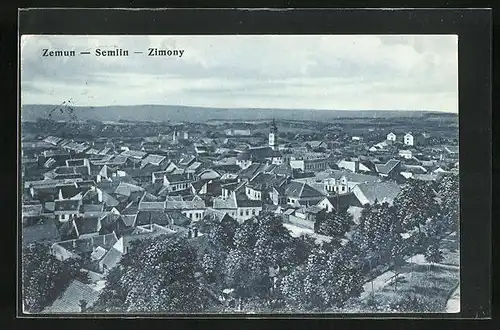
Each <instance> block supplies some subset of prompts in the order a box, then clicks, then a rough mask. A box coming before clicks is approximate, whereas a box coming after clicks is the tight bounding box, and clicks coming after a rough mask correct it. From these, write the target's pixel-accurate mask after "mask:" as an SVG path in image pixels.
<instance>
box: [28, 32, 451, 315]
mask: <svg viewBox="0 0 500 330" xmlns="http://www.w3.org/2000/svg"><path fill="white" fill-rule="evenodd" d="M19 42H20V90H19V94H20V107H19V113H20V138H21V143H20V151H19V153H20V173H19V174H20V180H21V182H22V187H21V190H22V191H21V195H20V199H21V201H20V203H21V204H22V205H21V214H20V218H21V219H19V222H20V223H19V234H20V250H19V254H20V263H21V265H20V292H19V300H20V302H21V305H22V312H23V313H25V314H31V315H57V314H70V315H81V314H90V315H92V314H109V315H113V314H125V315H127V314H130V315H154V314H159V313H160V314H169V315H170V314H171V315H179V314H187V315H189V314H200V313H202V314H213V315H220V314H224V315H233V314H260V313H264V314H272V315H290V314H298V313H301V314H325V313H329V314H332V313H333V314H336V313H338V314H346V313H352V314H373V313H391V314H394V315H397V314H401V313H421V314H429V313H459V312H460V262H459V261H460V244H459V243H460V231H459V230H460V228H459V227H460V226H459V214H460V208H459V204H460V203H459V202H460V201H459V195H460V194H459V120H458V113H459V110H458V37H457V35H451V34H450V35H430V34H427V35H356V34H350V35H312V34H311V35H271V34H267V35H244V34H241V35H47V34H45V35H41V34H40V35H34V34H33V35H27V34H25V35H22V36H21V37H20V40H19Z"/></svg>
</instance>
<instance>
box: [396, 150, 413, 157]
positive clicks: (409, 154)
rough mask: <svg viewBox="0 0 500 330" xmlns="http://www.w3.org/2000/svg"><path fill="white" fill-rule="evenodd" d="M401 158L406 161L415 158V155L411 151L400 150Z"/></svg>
mask: <svg viewBox="0 0 500 330" xmlns="http://www.w3.org/2000/svg"><path fill="white" fill-rule="evenodd" d="M399 156H401V157H403V158H404V159H411V158H412V157H413V154H412V152H411V150H399Z"/></svg>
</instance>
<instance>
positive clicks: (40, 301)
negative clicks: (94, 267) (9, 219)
mask: <svg viewBox="0 0 500 330" xmlns="http://www.w3.org/2000/svg"><path fill="white" fill-rule="evenodd" d="M80 269H81V264H80V261H79V260H77V259H73V258H70V259H67V260H65V261H60V260H58V259H56V258H55V257H54V256H52V255H51V254H49V251H48V249H47V247H46V246H44V245H41V244H37V243H35V244H33V245H30V246H27V247H23V250H22V270H21V273H22V300H23V307H24V311H25V312H28V313H38V312H41V311H42V310H43V309H44V308H45V307H47V306H49V305H50V304H51V303H53V302H54V301H55V300H56V298H57V297H58V296H59V295H60V294H61V293H62V292H63V291H64V290H65V289H66V288H67V286H68V285H69V283H70V282H71V281H72V280H73V279H79V280H81V281H84V282H85V281H87V280H88V279H87V274H85V273H81V271H80Z"/></svg>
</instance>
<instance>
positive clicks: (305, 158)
mask: <svg viewBox="0 0 500 330" xmlns="http://www.w3.org/2000/svg"><path fill="white" fill-rule="evenodd" d="M328 162H329V159H328V157H327V156H326V154H322V153H303V154H298V155H294V156H291V157H290V166H291V168H293V169H300V170H301V171H303V172H319V171H324V170H326V169H327V168H328Z"/></svg>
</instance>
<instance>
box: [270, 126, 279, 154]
mask: <svg viewBox="0 0 500 330" xmlns="http://www.w3.org/2000/svg"><path fill="white" fill-rule="evenodd" d="M277 141H278V127H277V126H276V122H275V121H274V118H273V122H272V123H271V127H270V128H269V147H271V148H272V149H273V150H277V149H278V143H277Z"/></svg>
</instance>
